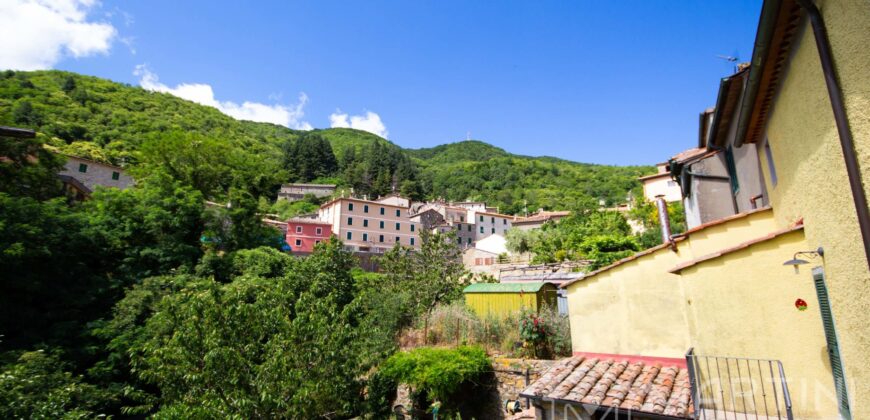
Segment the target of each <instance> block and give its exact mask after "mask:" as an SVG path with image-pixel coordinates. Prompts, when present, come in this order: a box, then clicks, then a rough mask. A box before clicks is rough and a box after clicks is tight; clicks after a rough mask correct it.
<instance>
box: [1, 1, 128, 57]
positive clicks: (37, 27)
mask: <svg viewBox="0 0 870 420" xmlns="http://www.w3.org/2000/svg"><path fill="white" fill-rule="evenodd" d="M96 5H97V2H96V0H2V1H0V68H3V69H13V70H38V69H46V68H51V67H52V66H53V65H54V64H55V63H57V62H58V61H60V60H61V59H62V58H63V57H65V56H71V57H75V58H80V57H87V56H90V55H94V54H106V53H108V52H109V49H110V47H111V45H112V40H113V39H114V38H115V37H116V36H117V31H116V30H115V27H113V26H112V25H111V24H109V23H105V22H94V21H89V20H88V14H89V13H90V12H91V11H92V10H93V9H94V8H95V6H96Z"/></svg>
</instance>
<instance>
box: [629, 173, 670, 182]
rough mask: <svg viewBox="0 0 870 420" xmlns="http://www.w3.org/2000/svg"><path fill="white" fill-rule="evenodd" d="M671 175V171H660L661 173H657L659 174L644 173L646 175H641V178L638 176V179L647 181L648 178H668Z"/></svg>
mask: <svg viewBox="0 0 870 420" xmlns="http://www.w3.org/2000/svg"><path fill="white" fill-rule="evenodd" d="M670 176H671V173H670V172H659V173H657V174H652V175H644V176H642V177H639V178H637V179H638V180H639V181H646V180H648V179H656V178H664V177H668V178H670Z"/></svg>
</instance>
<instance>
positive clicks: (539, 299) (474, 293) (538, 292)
mask: <svg viewBox="0 0 870 420" xmlns="http://www.w3.org/2000/svg"><path fill="white" fill-rule="evenodd" d="M462 293H463V294H465V303H466V305H468V307H470V308H471V309H472V310H473V311H474V312H475V313H476V314H477V316H479V317H482V318H483V317H488V316H495V317H506V316H508V315H510V314H511V313H513V312H516V311H521V310H524V309H525V310H533V311H536V312H537V311H539V310H540V309H541V308H542V307H544V305H548V306H550V307H552V308H556V293H557V288H556V286H555V285H554V284H552V283H547V282H526V283H475V284H471V285H468V287H466V288H465V290H463V291H462Z"/></svg>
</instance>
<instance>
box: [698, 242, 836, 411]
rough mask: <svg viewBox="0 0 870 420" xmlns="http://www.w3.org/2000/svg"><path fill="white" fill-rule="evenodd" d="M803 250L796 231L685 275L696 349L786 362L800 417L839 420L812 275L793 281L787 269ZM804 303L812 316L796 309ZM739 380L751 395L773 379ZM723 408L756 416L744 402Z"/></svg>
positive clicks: (807, 268) (799, 275) (796, 276)
mask: <svg viewBox="0 0 870 420" xmlns="http://www.w3.org/2000/svg"><path fill="white" fill-rule="evenodd" d="M804 247H806V242H805V241H804V235H803V232H801V231H795V232H791V233H787V234H785V235H782V236H780V237H777V238H776V239H773V240H769V241H765V242H762V243H759V244H756V245H753V246H752V247H750V248H746V249H743V250H740V251H737V252H734V253H730V254H726V255H724V256H722V257H721V258H717V259H714V260H709V261H706V262H703V263H701V264H698V265H696V266H693V267H690V268H687V269H685V270H683V271H682V275H681V278H682V281H683V287H684V290H685V293H686V297H687V300H686V305H685V307H686V308H687V310H688V319H689V331H690V336H691V345H692V346H693V347H694V348H695V353H696V354H700V355H714V356H735V357H747V358H763V359H775V360H780V361H781V362H782V364H783V368H784V370H785V375H786V378H787V379H788V382H789V389H790V391H791V394H792V401H793V403H794V410H795V415H796V417H798V418H834V417H836V415H837V406H836V399H835V398H834V395H835V393H834V382H833V379H832V378H833V376H832V373H831V368H830V363H829V362H828V356H827V352H826V347H825V336H824V333H823V331H822V320H821V315H820V313H819V307H818V304H816V302H817V299H816V292H815V288H814V286H813V279H812V275H811V268H810V266H804V267H802V268H801V269H800V271H799V273H795V272H794V270H793V269H792V268H791V267H784V266H783V265H782V263H783V261H786V260H788V259H791V258H792V255H793V253H794V250H796V249H803V248H804ZM798 298H801V299H803V300H804V301H806V302H808V308H807V310H805V311H799V310H797V308H795V306H794V302H795V300H796V299H798ZM752 367H754V366H752ZM732 369H733V367H732ZM741 373H742V374H743V375H741V376H744V377H745V378H746V381H744V383H743V385H744V387H746V389H749V388H750V387H751V386H754V387H756V388H759V385H760V383H759V382H760V381H759V379H762V378H763V379H767V378H768V377H760V375H758V373H753V375H752V376H753V381H752V384H749V379H748V377H747V375H745V373H746V372H745V371H744V372H741ZM726 392H727V389H726ZM725 401H726V402H731V401H734V404H735V405H736V407H737V411H741V408H742V407H743V403H747V407H749V410H750V411H751V410H752V408H751V407H752V402H751V401H748V400H747V401H742V400H741V399H740V395H739V394H738V395H735V396H734V399H731V398H728V397H726V398H725ZM771 405H772V404H771Z"/></svg>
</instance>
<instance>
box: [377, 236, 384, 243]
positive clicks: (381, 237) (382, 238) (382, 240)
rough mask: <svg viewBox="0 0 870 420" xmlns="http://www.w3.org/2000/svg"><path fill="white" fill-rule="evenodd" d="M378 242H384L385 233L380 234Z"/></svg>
mask: <svg viewBox="0 0 870 420" xmlns="http://www.w3.org/2000/svg"><path fill="white" fill-rule="evenodd" d="M378 242H381V243H383V242H384V235H380V236H378Z"/></svg>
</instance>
